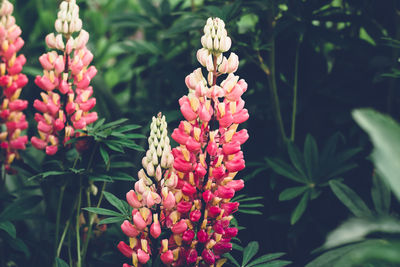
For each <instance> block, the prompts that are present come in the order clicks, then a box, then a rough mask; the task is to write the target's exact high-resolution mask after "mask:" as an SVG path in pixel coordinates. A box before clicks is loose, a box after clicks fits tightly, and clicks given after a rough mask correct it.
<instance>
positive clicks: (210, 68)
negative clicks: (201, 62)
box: [206, 54, 214, 72]
mask: <svg viewBox="0 0 400 267" xmlns="http://www.w3.org/2000/svg"><path fill="white" fill-rule="evenodd" d="M206 65H207V70H208V71H210V72H211V71H214V62H213V57H212V56H211V54H210V55H208V57H207V64H206Z"/></svg>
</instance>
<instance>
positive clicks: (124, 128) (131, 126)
mask: <svg viewBox="0 0 400 267" xmlns="http://www.w3.org/2000/svg"><path fill="white" fill-rule="evenodd" d="M141 127H142V126H140V125H136V124H129V125H124V126H121V127H119V128H118V129H115V130H116V131H118V132H120V133H124V132H129V131H133V130H136V129H139V128H141Z"/></svg>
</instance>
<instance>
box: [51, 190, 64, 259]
mask: <svg viewBox="0 0 400 267" xmlns="http://www.w3.org/2000/svg"><path fill="white" fill-rule="evenodd" d="M65 187H66V184H64V185H63V186H61V188H60V195H59V197H58V205H57V216H56V235H55V238H54V252H55V253H56V255H57V256H56V257H58V255H59V253H58V254H57V244H58V234H59V232H60V217H61V208H62V202H63V198H64V191H65Z"/></svg>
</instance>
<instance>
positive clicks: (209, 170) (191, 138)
mask: <svg viewBox="0 0 400 267" xmlns="http://www.w3.org/2000/svg"><path fill="white" fill-rule="evenodd" d="M201 43H202V45H203V48H202V49H200V50H199V51H198V52H197V58H198V61H199V62H200V64H202V65H203V66H204V67H206V68H207V71H208V75H207V79H206V78H204V77H203V74H202V70H201V68H198V69H196V70H195V71H194V72H193V73H191V74H190V75H188V76H187V77H186V80H185V81H186V85H187V87H188V88H189V93H188V94H187V95H185V96H183V97H182V98H181V99H180V100H179V104H180V109H181V112H182V115H183V116H184V118H185V120H184V121H181V122H180V125H179V127H178V128H177V129H175V130H174V132H173V133H172V138H173V139H174V140H175V141H176V142H177V143H179V146H178V147H177V148H174V149H173V150H172V154H173V156H174V163H173V170H169V171H168V173H169V174H172V176H170V177H175V176H176V175H177V176H178V179H177V181H176V178H174V179H173V180H170V179H171V178H169V179H166V181H165V182H164V183H162V182H161V183H160V184H159V185H161V187H156V188H158V189H157V190H153V189H151V188H152V185H153V183H151V182H150V181H149V180H148V179H147V177H146V176H145V175H143V172H142V174H141V173H140V172H139V177H140V176H142V177H143V179H142V178H140V180H139V181H138V182H137V183H136V184H135V191H133V190H132V191H130V192H129V193H128V195H127V200H128V203H129V204H130V205H131V206H132V207H133V208H134V211H133V213H132V217H133V224H131V223H130V222H128V221H126V222H124V224H123V225H122V226H121V228H122V230H123V231H124V233H125V234H126V235H128V236H130V245H127V244H125V243H123V242H121V243H120V244H119V245H118V247H119V249H120V251H121V252H122V253H123V254H124V255H125V256H128V257H132V259H133V264H134V266H138V261H139V263H145V262H146V261H147V260H148V257H147V256H146V255H148V253H150V252H151V253H153V255H154V253H158V254H159V255H160V259H161V261H162V262H163V263H164V264H165V265H167V266H222V265H223V264H224V263H225V262H226V259H224V258H222V255H223V254H224V253H227V252H229V251H230V250H231V249H232V244H231V242H230V241H231V239H232V238H233V237H235V236H236V235H237V232H238V229H237V228H235V227H231V226H230V221H231V220H232V218H233V216H232V214H233V213H234V212H235V211H236V210H237V209H238V206H239V203H237V202H231V199H232V198H233V197H234V195H235V192H236V191H238V190H240V189H242V188H243V186H244V182H243V180H235V179H234V178H235V176H236V174H237V172H238V171H240V170H242V169H243V168H244V167H245V163H244V159H243V152H242V151H241V145H242V144H243V143H244V142H246V141H247V139H248V137H249V136H248V134H247V130H245V129H243V130H240V131H237V129H238V126H239V124H241V123H243V122H245V121H246V120H247V119H248V118H249V114H248V112H247V110H246V109H245V108H244V100H243V99H242V98H241V96H242V94H243V93H244V92H245V91H246V90H247V83H246V82H245V81H244V80H242V79H241V80H239V77H238V76H236V75H234V72H235V71H236V70H237V68H238V65H239V60H238V56H237V55H235V54H234V53H231V54H230V56H229V58H226V57H224V56H223V54H222V53H223V52H226V51H228V50H229V48H230V46H231V39H230V38H229V37H228V36H227V32H226V30H225V24H224V22H223V21H222V20H221V19H219V18H215V19H211V18H209V19H208V20H207V24H206V26H205V27H204V36H203V37H202V38H201ZM224 74H226V78H225V79H224V80H223V81H222V82H221V83H220V84H217V78H218V77H219V76H221V75H224ZM150 156H152V157H153V155H150V154H149V155H146V160H144V162H143V163H144V167H145V169H146V170H147V171H149V170H150V174H152V173H155V174H156V177H157V171H154V168H153V167H149V166H148V164H150V163H148V162H149V159H150ZM154 162H156V161H154ZM154 162H153V163H154ZM153 163H152V164H153ZM146 164H147V165H146ZM145 165H146V166H145ZM175 173H176V175H175ZM158 177H160V178H157V179H162V177H165V176H163V175H162V174H161V175H160V176H158ZM167 177H168V176H167ZM157 179H156V180H157ZM146 181H148V182H147V183H146ZM161 181H162V180H161ZM163 185H166V187H163ZM145 192H151V193H147V195H149V194H151V196H152V197H151V198H149V199H148V198H147V197H144V194H145ZM158 192H161V196H160V195H159V194H157V193H158ZM153 193H154V194H153ZM158 197H161V200H160V199H159V198H158ZM149 201H150V205H149ZM160 201H161V205H158V203H160ZM149 209H153V210H154V209H155V210H156V211H157V214H158V213H159V217H158V219H157V220H156V218H157V217H154V219H153V221H152V217H151V211H150V210H149ZM152 223H153V224H152ZM155 223H160V226H161V236H162V237H160V238H161V246H160V247H159V249H150V252H148V251H149V247H150V248H153V247H154V245H155V244H154V242H152V241H153V240H152V239H151V238H150V239H149V237H150V236H151V237H152V238H157V237H158V235H159V234H158V233H159V231H158V225H157V227H153V225H154V224H155ZM149 225H151V226H150V230H149V229H148V228H149V227H148V226H149ZM152 228H153V230H152ZM154 229H157V231H155V230H154ZM149 232H150V235H149V234H148V233H149ZM153 233H154V234H153ZM138 236H139V239H140V241H139V239H138V238H137V237H138ZM143 237H144V238H143ZM146 237H148V238H147V239H146ZM148 246H149V247H148ZM138 248H140V249H141V250H142V252H140V250H139V249H138ZM145 248H147V249H148V251H146V253H145V254H144V253H143V251H144V249H145ZM145 256H146V257H145ZM154 256H156V255H154ZM145 260H146V261H145ZM127 266H129V265H127V264H125V265H124V267H127Z"/></svg>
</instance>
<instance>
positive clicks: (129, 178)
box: [111, 172, 136, 182]
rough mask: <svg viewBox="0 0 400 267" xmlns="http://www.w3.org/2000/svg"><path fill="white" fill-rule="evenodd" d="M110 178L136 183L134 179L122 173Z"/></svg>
mask: <svg viewBox="0 0 400 267" xmlns="http://www.w3.org/2000/svg"><path fill="white" fill-rule="evenodd" d="M111 178H112V179H113V180H119V181H129V182H132V181H136V179H135V178H133V177H132V176H130V175H129V174H126V173H123V172H116V173H114V174H113V176H112V177H111Z"/></svg>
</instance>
